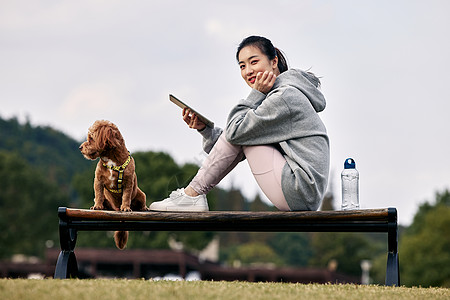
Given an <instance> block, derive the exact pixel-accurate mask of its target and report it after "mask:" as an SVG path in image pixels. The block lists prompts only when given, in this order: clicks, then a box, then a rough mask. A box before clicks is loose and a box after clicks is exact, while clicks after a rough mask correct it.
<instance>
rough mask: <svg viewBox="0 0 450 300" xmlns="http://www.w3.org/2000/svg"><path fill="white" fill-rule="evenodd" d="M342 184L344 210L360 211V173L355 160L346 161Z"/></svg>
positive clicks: (348, 159)
mask: <svg viewBox="0 0 450 300" xmlns="http://www.w3.org/2000/svg"><path fill="white" fill-rule="evenodd" d="M341 182H342V210H350V209H359V187H358V186H359V172H358V170H356V163H355V161H354V160H353V158H347V159H346V160H345V162H344V170H343V171H342V173H341Z"/></svg>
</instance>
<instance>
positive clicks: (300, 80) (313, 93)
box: [273, 69, 326, 112]
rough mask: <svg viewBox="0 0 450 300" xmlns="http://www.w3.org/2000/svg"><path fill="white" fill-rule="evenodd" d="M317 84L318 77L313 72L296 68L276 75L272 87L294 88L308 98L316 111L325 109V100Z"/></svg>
mask: <svg viewBox="0 0 450 300" xmlns="http://www.w3.org/2000/svg"><path fill="white" fill-rule="evenodd" d="M319 84H320V82H319V79H318V78H317V77H316V76H314V75H313V74H311V73H307V72H305V71H302V70H298V69H289V70H287V71H285V72H283V73H281V74H280V75H279V76H278V77H277V79H276V81H275V84H274V86H273V88H278V87H282V86H291V87H293V88H296V89H298V90H300V91H301V92H302V93H303V94H304V95H305V96H306V97H307V98H308V99H309V102H310V103H311V105H312V106H313V107H314V109H315V111H316V112H321V111H323V110H324V109H325V106H326V101H325V97H324V96H323V94H322V92H321V91H320V90H319Z"/></svg>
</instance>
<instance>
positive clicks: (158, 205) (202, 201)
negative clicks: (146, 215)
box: [150, 189, 209, 211]
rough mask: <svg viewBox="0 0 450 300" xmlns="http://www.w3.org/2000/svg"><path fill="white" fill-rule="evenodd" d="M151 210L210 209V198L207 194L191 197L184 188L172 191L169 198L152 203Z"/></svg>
mask: <svg viewBox="0 0 450 300" xmlns="http://www.w3.org/2000/svg"><path fill="white" fill-rule="evenodd" d="M150 210H156V211H209V207H208V200H206V196H205V195H198V196H197V197H191V196H188V195H186V193H185V192H184V189H178V190H176V191H173V192H172V193H170V196H169V198H166V199H164V200H162V201H156V202H153V203H152V204H150Z"/></svg>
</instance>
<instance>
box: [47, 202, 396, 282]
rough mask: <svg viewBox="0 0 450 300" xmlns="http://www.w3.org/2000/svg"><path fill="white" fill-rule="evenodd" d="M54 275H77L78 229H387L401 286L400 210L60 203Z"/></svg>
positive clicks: (389, 272) (391, 263) (389, 273)
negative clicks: (129, 208) (145, 208)
mask: <svg viewBox="0 0 450 300" xmlns="http://www.w3.org/2000/svg"><path fill="white" fill-rule="evenodd" d="M58 216H59V238H60V244H61V252H60V254H59V257H58V261H57V263H56V269H55V275H54V277H55V278H61V279H63V278H70V277H76V276H77V273H78V265H77V260H76V257H75V252H74V249H75V244H76V241H77V234H78V231H114V230H127V231H243V232H386V233H387V235H388V257H387V268H386V281H385V284H386V285H387V286H399V285H400V274H399V260H398V224H397V209H396V208H383V209H363V210H350V211H297V212H241V211H212V212H201V213H199V212H195V213H194V212H183V213H179V212H118V211H99V210H87V209H76V208H67V207H60V208H59V209H58Z"/></svg>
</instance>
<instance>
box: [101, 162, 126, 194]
mask: <svg viewBox="0 0 450 300" xmlns="http://www.w3.org/2000/svg"><path fill="white" fill-rule="evenodd" d="M130 161H131V155H128V158H127V160H126V161H125V162H124V163H123V165H121V166H109V165H107V164H105V163H103V166H105V167H106V168H108V169H111V170H114V171H117V172H119V177H118V178H117V190H114V189H110V188H108V187H107V186H105V188H106V189H107V190H108V191H110V192H111V193H115V194H120V193H122V191H123V189H122V182H123V170H125V168H126V167H127V166H128V164H129V163H130Z"/></svg>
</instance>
